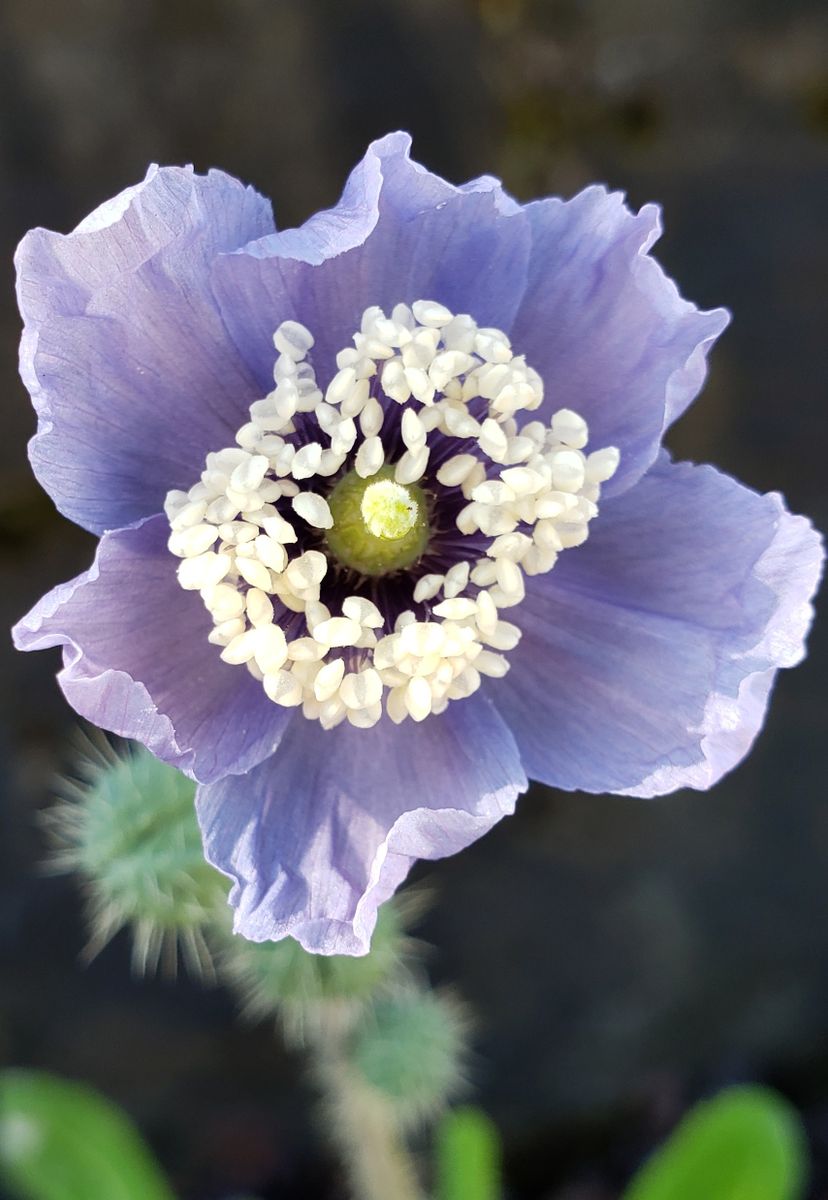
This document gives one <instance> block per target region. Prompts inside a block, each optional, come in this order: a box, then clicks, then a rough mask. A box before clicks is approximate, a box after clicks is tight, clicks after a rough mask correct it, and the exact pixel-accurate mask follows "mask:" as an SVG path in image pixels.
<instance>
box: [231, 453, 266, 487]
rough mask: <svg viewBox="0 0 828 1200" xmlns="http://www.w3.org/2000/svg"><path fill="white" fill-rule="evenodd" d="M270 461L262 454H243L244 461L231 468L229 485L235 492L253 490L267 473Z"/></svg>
mask: <svg viewBox="0 0 828 1200" xmlns="http://www.w3.org/2000/svg"><path fill="white" fill-rule="evenodd" d="M269 466H270V463H269V462H268V460H267V459H266V458H265V456H264V455H263V454H251V455H249V456H248V455H245V458H244V461H243V462H240V463H239V464H238V466H237V467H234V468H233V471H232V473H231V475H230V486H231V487H232V488H233V490H234V491H237V492H253V491H255V490H256V488H257V487H258V486H259V484H260V483H261V482H262V480H263V479H264V477H265V475H266V474H267V469H268V467H269Z"/></svg>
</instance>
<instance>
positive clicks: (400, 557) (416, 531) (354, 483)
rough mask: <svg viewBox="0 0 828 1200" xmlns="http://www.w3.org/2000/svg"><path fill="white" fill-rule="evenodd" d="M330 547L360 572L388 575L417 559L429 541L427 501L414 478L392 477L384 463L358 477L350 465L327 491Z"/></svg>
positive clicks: (341, 559)
mask: <svg viewBox="0 0 828 1200" xmlns="http://www.w3.org/2000/svg"><path fill="white" fill-rule="evenodd" d="M328 504H329V506H330V510H331V515H332V516H333V521H334V523H333V528H331V529H329V530H328V533H327V540H328V547H329V549H330V551H331V553H332V554H333V555H334V556H335V557H336V558H337V559H338V560H339V562H341V563H342V564H343V565H344V566H346V567H351V568H352V569H353V570H354V571H359V572H360V573H361V574H363V575H388V574H389V573H390V572H391V571H400V570H402V569H403V568H405V567H410V566H411V565H412V564H413V563H415V562H416V561H417V559H418V558H419V557H420V555H421V554H422V553H423V551H424V550H425V548H426V546H427V545H428V538H429V522H428V502H427V500H426V496H425V493H424V492H423V490H422V488H419V487H418V486H417V485H416V484H415V483H407V484H401V483H397V482H395V480H394V468H393V467H383V468H382V470H380V471H377V473H376V475H371V476H369V478H368V479H362V478H361V477H360V476H359V475H357V473H356V471H351V472H349V474H347V475H346V476H345V477H344V478H343V479H340V481H339V483H338V484H337V485H336V487H335V488H334V489H333V491H332V492H331V494H330V496H328Z"/></svg>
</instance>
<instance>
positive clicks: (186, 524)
mask: <svg viewBox="0 0 828 1200" xmlns="http://www.w3.org/2000/svg"><path fill="white" fill-rule="evenodd" d="M206 512H207V501H206V500H188V501H187V503H186V504H183V505H182V506H181V507H180V508H179V509H178V511H177V512H176V514H175V516H174V517H173V518H172V519H171V521H170V526H171V527H172V528H173V529H191V528H192V527H193V525H198V523H199V522H200V521H203V520H204V515H205V513H206Z"/></svg>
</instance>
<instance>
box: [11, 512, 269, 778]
mask: <svg viewBox="0 0 828 1200" xmlns="http://www.w3.org/2000/svg"><path fill="white" fill-rule="evenodd" d="M168 534H169V528H168V526H167V524H166V521H165V519H164V518H163V517H153V518H150V519H149V520H147V521H145V522H143V523H141V524H138V525H135V526H132V527H131V528H128V529H121V530H118V531H117V532H115V533H108V534H105V535H104V537H103V538H102V539H101V541H100V544H99V546H98V553H97V555H96V558H95V562H94V563H93V565H92V567H91V568H90V569H89V570H88V571H87V572H86V573H85V574H84V575H80V576H78V578H77V579H74V580H72V581H71V582H69V583H64V584H62V585H61V586H60V587H58V588H55V590H54V591H52V592H50V593H49V594H48V595H47V596H44V598H43V599H42V600H41V601H40V602H39V603H38V604H37V605H36V606H35V607H34V608H33V609H32V611H31V612H30V613H29V614H28V616H26V617H24V618H23V620H22V621H20V622H19V624H18V625H17V626H16V627H15V629H14V638H15V643H16V645H17V647H18V649H20V650H42V649H45V648H46V647H48V646H62V647H63V648H64V649H63V662H64V666H63V670H62V671H61V672H60V674H59V675H58V680H59V682H60V685H61V687H62V688H63V691H64V693H65V695H66V698H67V700H68V701H69V703H70V704H71V705H72V707H73V708H74V709H75V710H76V711H77V712H79V713H80V714H81V716H83V717H86V719H87V720H88V721H91V722H93V723H94V724H95V725H100V726H101V727H102V728H104V729H108V730H111V731H112V732H113V733H117V734H120V735H121V736H123V737H128V738H134V739H135V740H136V741H139V742H143V744H144V745H145V746H147V747H148V748H149V749H150V750H151V751H152V752H153V754H156V755H157V756H158V757H159V758H162V759H164V761H165V762H169V763H172V765H173V766H175V767H178V768H179V769H180V770H182V771H186V772H187V773H188V774H190V775H192V776H193V777H194V778H196V779H200V780H210V779H216V778H218V777H219V776H221V775H225V774H227V773H228V772H240V771H246V770H249V769H250V768H251V767H253V766H255V764H256V763H258V762H261V760H262V759H263V758H265V757H266V756H267V755H269V754H271V753H272V752H273V750H274V749H275V748H276V747H277V746H278V744H279V741H280V739H281V736H282V733H283V731H284V728H285V726H286V724H287V723H288V718H287V717H286V715H285V711H284V710H283V709H280V708H277V707H276V705H274V704H272V703H271V701H270V700H268V698H267V697H266V695H265V693H264V692H263V690H262V687H261V684H260V683H257V682H256V680H255V679H253V677H252V676H251V675H250V674H249V672H248V671H246V670H244V669H243V668H241V667H238V666H229V665H228V664H227V663H224V662H222V660H221V658H220V656H219V650H218V647H216V646H213V645H211V644H210V643H209V642H208V641H207V635H208V633H209V632H210V628H211V621H210V616H209V614H208V613H207V611H206V609H205V608H204V605H203V604H202V601H201V597H200V596H199V594H198V593H197V592H185V591H183V590H182V589H181V587H179V585H178V581H177V579H176V560H175V559H174V558H173V556H172V555H171V554H170V553H169V551H168V550H167V548H166V538H167V535H168Z"/></svg>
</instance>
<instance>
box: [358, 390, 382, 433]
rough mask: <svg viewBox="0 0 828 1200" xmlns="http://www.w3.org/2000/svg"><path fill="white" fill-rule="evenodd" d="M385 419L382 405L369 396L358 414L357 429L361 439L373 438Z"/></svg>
mask: <svg viewBox="0 0 828 1200" xmlns="http://www.w3.org/2000/svg"><path fill="white" fill-rule="evenodd" d="M384 417H385V413H384V412H383V408H382V405H381V404H380V402H379V400H377V398H376V397H375V396H369V398H368V400H367V401H366V404H365V407H364V408H363V410H362V412H361V413H360V414H359V427H360V429H361V430H362V435H363V437H366V438H370V437H374V436H375V435H376V434H378V433H379V431H380V430H381V429H382V422H383V419H384Z"/></svg>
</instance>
